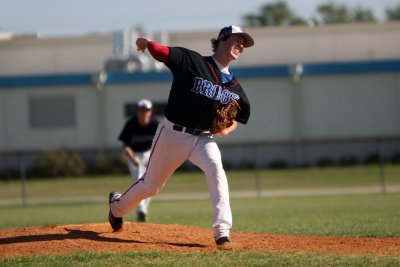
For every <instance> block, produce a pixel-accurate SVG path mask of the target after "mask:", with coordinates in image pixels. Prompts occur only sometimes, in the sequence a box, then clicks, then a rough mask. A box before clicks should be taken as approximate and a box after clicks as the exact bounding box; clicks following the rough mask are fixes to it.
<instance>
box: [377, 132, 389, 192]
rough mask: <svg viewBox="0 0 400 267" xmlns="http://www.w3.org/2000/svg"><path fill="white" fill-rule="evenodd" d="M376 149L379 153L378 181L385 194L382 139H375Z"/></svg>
mask: <svg viewBox="0 0 400 267" xmlns="http://www.w3.org/2000/svg"><path fill="white" fill-rule="evenodd" d="M377 149H378V155H379V169H380V183H381V190H382V194H386V192H387V190H386V181H385V158H384V155H383V146H382V140H381V139H380V138H378V139H377Z"/></svg>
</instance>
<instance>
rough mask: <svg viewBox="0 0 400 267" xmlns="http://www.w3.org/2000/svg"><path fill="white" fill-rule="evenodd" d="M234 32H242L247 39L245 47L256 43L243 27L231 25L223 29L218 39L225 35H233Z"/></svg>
mask: <svg viewBox="0 0 400 267" xmlns="http://www.w3.org/2000/svg"><path fill="white" fill-rule="evenodd" d="M232 34H240V35H242V36H243V37H244V39H245V44H244V47H246V48H247V47H251V46H253V45H254V39H253V37H251V36H250V34H248V33H247V32H245V31H244V29H243V28H242V27H239V26H234V25H230V26H227V27H224V28H222V29H221V31H220V32H219V34H218V39H219V38H221V37H224V36H228V35H232Z"/></svg>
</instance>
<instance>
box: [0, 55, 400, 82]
mask: <svg viewBox="0 0 400 267" xmlns="http://www.w3.org/2000/svg"><path fill="white" fill-rule="evenodd" d="M302 65H303V74H302V75H303V76H314V75H338V74H369V73H382V72H400V59H396V60H374V61H351V62H330V63H305V64H302ZM290 68H291V65H273V66H258V67H243V68H232V71H233V72H234V74H235V75H236V76H237V77H238V78H239V79H245V78H266V77H267V78H268V77H271V78H273V77H284V76H289V75H290ZM96 75H97V74H96V73H79V74H43V75H24V76H0V89H1V88H23V87H49V86H69V85H93V84H94V81H95V78H96ZM171 79H172V75H171V73H170V72H169V71H163V72H154V71H151V72H134V73H107V84H123V83H143V82H164V81H170V80H171Z"/></svg>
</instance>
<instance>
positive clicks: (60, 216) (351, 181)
mask: <svg viewBox="0 0 400 267" xmlns="http://www.w3.org/2000/svg"><path fill="white" fill-rule="evenodd" d="M399 172H400V168H399V167H397V166H392V167H390V168H387V170H386V173H387V182H388V184H391V185H399V184H400V183H399V181H398V180H399V177H400V175H399ZM378 174H379V170H378V169H377V167H376V166H371V167H367V168H362V167H351V168H345V170H343V169H341V168H328V169H304V170H284V171H273V172H272V171H264V172H262V175H261V176H262V178H261V180H262V185H263V186H265V187H267V186H268V187H269V188H274V189H283V188H313V187H314V188H321V187H356V186H365V185H379V180H378V178H377V177H378ZM228 175H229V179H230V185H231V191H240V190H248V188H251V187H252V186H254V181H255V179H254V173H252V172H232V173H229V174H228ZM244 177H248V178H244ZM127 179H129V178H128V177H98V178H94V177H92V178H78V179H72V178H70V179H57V180H54V181H48V180H35V181H30V182H29V188H28V189H29V190H28V194H29V196H30V197H38V196H41V195H42V194H46V196H51V197H52V196H53V195H52V193H51V192H50V193H48V192H49V190H50V191H52V189H55V191H57V190H59V191H60V192H63V194H64V196H66V197H68V196H80V195H82V194H85V193H87V194H89V195H93V196H98V195H102V194H104V195H105V201H104V203H96V202H81V203H69V204H66V203H64V204H57V203H55V204H54V203H53V204H42V205H28V206H26V207H23V206H20V205H19V203H16V205H13V206H0V218H1V220H0V229H7V228H18V227H28V226H37V225H48V224H70V223H92V222H105V221H106V220H107V212H108V205H107V203H106V201H107V193H108V191H110V190H111V189H118V190H121V189H123V188H125V186H126V183H127V181H126V180H127ZM244 179H249V180H250V179H251V181H252V182H251V183H248V182H247V181H244ZM205 186H206V185H205V181H204V178H203V176H202V175H201V174H199V173H192V174H190V175H187V174H177V175H174V177H172V178H171V180H170V181H169V183H168V184H167V186H166V188H165V190H164V191H165V193H169V194H170V193H181V192H184V193H186V192H203V191H206V187H205ZM246 186H248V187H246ZM8 189H10V190H15V191H14V192H15V194H17V195H18V194H19V190H20V189H19V183H18V182H12V181H11V182H2V183H0V192H2V193H1V196H2V197H4V194H5V193H7V192H8V191H7V190H8ZM61 189H62V190H61ZM7 196H8V197H10V196H13V194H8V193H7ZM398 203H400V194H399V193H393V194H363V195H337V196H301V197H300V196H296V197H275V198H259V199H257V198H252V199H232V203H231V206H232V211H233V217H234V227H233V231H248V232H258V233H271V234H290V235H323V236H355V237H375V236H382V237H399V236H400V227H399V222H400V209H399V208H398V206H399V204H398ZM150 209H151V210H150V212H151V215H150V221H151V222H152V223H164V224H169V223H174V224H182V225H192V226H198V227H208V228H211V225H210V224H211V204H210V201H209V200H185V201H160V200H157V199H155V201H154V202H153V203H152V205H151V206H150ZM126 219H127V220H128V221H129V220H134V215H133V214H132V215H128V216H127V217H126ZM139 264H140V265H143V266H154V265H157V266H400V255H395V256H376V255H366V256H343V255H342V256H339V255H332V254H323V253H305V254H298V253H297V254H296V253H295V254H287V253H286V254H282V253H261V252H251V251H248V252H214V253H203V252H201V253H200V252H198V253H197V252H196V253H178V252H176V253H172V252H160V251H147V252H130V253H124V254H117V253H112V252H110V253H103V254H98V253H78V254H74V255H52V256H38V257H17V258H10V259H1V260H0V266H127V265H129V266H133V265H139Z"/></svg>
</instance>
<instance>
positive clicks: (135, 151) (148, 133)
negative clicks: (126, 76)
mask: <svg viewBox="0 0 400 267" xmlns="http://www.w3.org/2000/svg"><path fill="white" fill-rule="evenodd" d="M152 107H153V105H152V103H151V101H150V100H147V99H142V100H140V101H139V102H138V103H137V107H136V112H135V116H133V117H131V118H130V119H129V120H128V121H127V122H126V123H125V125H124V127H123V129H122V132H121V134H120V135H119V138H118V139H119V140H120V141H121V142H122V143H123V145H124V152H125V154H126V155H127V156H128V168H129V172H130V173H131V176H132V181H133V183H136V182H137V181H138V180H139V178H140V177H142V176H143V174H144V173H145V172H146V168H147V163H148V162H149V157H150V148H151V142H152V140H153V137H154V135H155V133H156V130H157V126H158V121H157V120H156V119H155V118H153V117H152V113H153V110H152ZM150 200H151V198H150V197H149V198H146V199H143V200H142V201H141V202H140V203H139V205H138V206H137V208H136V220H137V221H138V222H145V221H146V218H147V214H148V207H149V204H150Z"/></svg>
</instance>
